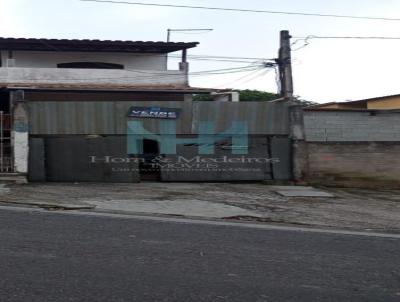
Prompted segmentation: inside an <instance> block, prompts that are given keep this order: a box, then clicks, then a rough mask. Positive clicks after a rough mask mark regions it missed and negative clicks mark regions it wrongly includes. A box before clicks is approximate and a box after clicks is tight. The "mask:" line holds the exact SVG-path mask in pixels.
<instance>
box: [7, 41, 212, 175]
mask: <svg viewBox="0 0 400 302" xmlns="http://www.w3.org/2000/svg"><path fill="white" fill-rule="evenodd" d="M197 44H198V43H196V42H193V43H173V42H142V41H100V40H65V39H63V40H56V39H16V38H0V59H1V60H0V64H1V65H0V66H1V67H0V172H1V173H3V174H4V173H7V174H6V175H27V173H28V170H29V174H30V178H31V179H33V180H35V179H37V180H51V179H56V178H57V177H55V176H54V175H53V174H54V173H55V174H57V173H58V172H57V171H52V168H48V167H47V168H46V167H45V166H46V165H47V166H48V165H51V166H54V169H64V168H65V169H67V168H68V167H67V166H68V165H67V166H66V167H64V168H63V167H60V166H61V165H62V164H61V163H60V164H59V165H58V164H57V161H58V160H57V158H55V157H54V156H57V152H58V151H57V150H56V149H57V148H62V147H60V146H61V145H62V144H63V143H66V144H70V143H71V142H69V141H68V142H64V141H62V138H63V137H65V136H68V135H76V136H88V135H103V136H107V135H113V136H118V135H124V134H125V131H126V130H125V128H126V127H125V126H124V122H125V121H124V118H125V116H126V113H127V112H128V109H129V108H130V106H132V105H145V106H156V107H157V106H161V105H162V104H166V105H167V103H168V102H169V105H170V106H175V107H179V108H181V107H182V106H184V105H183V104H184V103H185V102H188V101H190V100H191V97H192V94H194V93H210V92H211V91H212V90H210V89H196V88H191V87H190V86H189V81H188V63H187V61H186V57H187V50H188V49H190V48H193V47H196V46H197ZM171 52H181V54H182V60H181V62H180V63H179V67H178V68H177V70H168V54H169V53H171ZM160 102H161V103H160ZM171 102H172V103H171ZM160 104H161V105H160ZM117 117H118V118H117ZM60 140H61V141H60ZM57 142H58V143H57ZM53 145H54V148H56V149H54V148H53ZM120 145H121V146H122V145H123V144H122V143H120ZM77 146H78V147H77V148H76V149H74V148H72V149H71V156H72V157H73V156H74V155H73V153H74V152H76V151H77V150H79V149H81V148H82V146H81V145H79V144H78V145H77ZM121 148H122V147H121ZM44 153H46V154H45V155H44ZM52 156H53V157H52ZM43 157H46V158H47V160H46V161H45V160H44V159H43ZM50 158H51V159H50ZM28 159H30V160H29V161H28ZM49 162H50V164H49ZM60 162H61V159H60ZM56 166H58V168H57V167H56ZM72 168H73V167H72ZM72 168H71V169H72ZM46 169H47V170H46ZM83 170H84V168H83ZM63 173H64V172H63ZM71 173H72V174H74V173H75V172H73V171H72V172H71ZM64 174H68V171H67V172H65V173H64ZM73 178H74V177H73V176H71V179H73ZM62 179H69V178H68V176H67V177H64V178H62ZM88 179H91V177H90V176H88ZM94 179H95V178H94Z"/></svg>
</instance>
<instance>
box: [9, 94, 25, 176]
mask: <svg viewBox="0 0 400 302" xmlns="http://www.w3.org/2000/svg"><path fill="white" fill-rule="evenodd" d="M11 99H12V106H13V110H12V112H13V141H14V169H15V172H17V173H23V174H26V173H28V154H29V144H28V139H29V135H28V132H29V129H28V128H29V126H28V112H27V108H26V104H25V101H24V98H23V92H20V91H16V92H11Z"/></svg>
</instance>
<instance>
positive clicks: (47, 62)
mask: <svg viewBox="0 0 400 302" xmlns="http://www.w3.org/2000/svg"><path fill="white" fill-rule="evenodd" d="M7 57H8V52H7V51H2V62H3V67H4V66H5V65H6V59H7ZM13 58H14V59H15V67H26V68H57V64H60V63H70V62H102V63H114V64H121V65H124V67H125V68H126V69H144V70H167V68H168V67H167V55H166V54H132V53H108V52H107V53H98V52H51V51H13Z"/></svg>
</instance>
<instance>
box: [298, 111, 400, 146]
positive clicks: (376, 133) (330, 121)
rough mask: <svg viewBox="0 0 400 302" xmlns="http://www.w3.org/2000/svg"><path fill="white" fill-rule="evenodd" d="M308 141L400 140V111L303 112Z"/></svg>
mask: <svg viewBox="0 0 400 302" xmlns="http://www.w3.org/2000/svg"><path fill="white" fill-rule="evenodd" d="M304 128H305V134H306V140H307V141H309V142H378V141H381V142H386V141H389V142H390V141H400V113H379V112H376V113H371V112H368V111H357V112H353V111H305V112H304Z"/></svg>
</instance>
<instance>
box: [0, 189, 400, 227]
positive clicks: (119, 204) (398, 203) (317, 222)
mask: <svg viewBox="0 0 400 302" xmlns="http://www.w3.org/2000/svg"><path fill="white" fill-rule="evenodd" d="M275 191H276V187H274V186H267V185H264V184H232V183H139V184H87V183H82V184H25V185H16V184H12V185H6V186H5V187H2V188H0V205H10V204H27V205H36V206H40V207H43V208H47V209H54V210H57V209H61V210H80V209H85V210H90V209H93V210H97V211H105V212H117V213H121V212H122V213H132V214H133V213H135V214H157V215H173V216H185V217H197V218H206V219H229V220H242V221H256V222H270V223H271V222H272V223H285V224H297V225H305V226H307V225H308V226H319V227H335V228H342V229H356V230H368V231H380V232H396V233H400V191H390V190H381V191H377V190H361V189H339V188H336V189H332V188H329V189H328V188H323V191H324V192H327V193H332V194H333V195H334V196H335V197H334V198H327V197H284V196H281V195H280V194H277V193H276V192H275Z"/></svg>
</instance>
